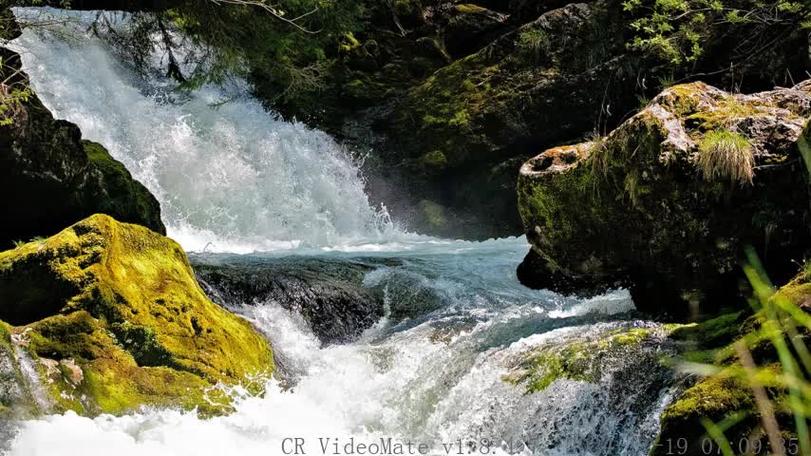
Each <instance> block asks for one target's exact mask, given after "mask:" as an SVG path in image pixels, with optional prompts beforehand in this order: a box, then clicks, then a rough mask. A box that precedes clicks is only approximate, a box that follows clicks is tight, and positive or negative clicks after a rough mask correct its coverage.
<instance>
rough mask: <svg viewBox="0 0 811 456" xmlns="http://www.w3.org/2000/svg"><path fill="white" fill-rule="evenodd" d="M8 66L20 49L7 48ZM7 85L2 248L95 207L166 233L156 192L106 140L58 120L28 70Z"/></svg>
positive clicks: (1, 142) (1, 136) (1, 149)
mask: <svg viewBox="0 0 811 456" xmlns="http://www.w3.org/2000/svg"><path fill="white" fill-rule="evenodd" d="M0 57H2V59H3V62H6V66H5V67H4V71H6V72H9V71H14V69H16V68H19V64H20V62H19V56H18V55H17V54H16V53H13V52H11V51H8V50H5V49H3V50H0ZM9 76H10V75H8V74H5V75H4V77H5V78H7V79H6V82H5V83H4V85H3V86H2V87H0V90H2V97H3V98H4V100H5V101H4V103H5V105H4V106H5V108H6V109H5V110H4V111H3V113H2V114H0V117H1V118H2V119H0V120H2V122H0V123H2V125H0V193H1V194H2V195H4V196H3V198H2V201H0V219H2V220H3V223H2V226H0V248H8V247H10V246H11V245H12V244H13V243H14V242H18V241H26V240H29V239H32V238H34V237H37V236H48V235H52V234H54V233H56V232H58V231H59V230H61V229H62V228H64V227H66V226H68V225H70V224H72V223H75V222H77V221H79V220H81V219H83V218H85V217H88V216H90V215H92V214H95V213H105V214H108V215H111V216H113V217H115V218H117V219H119V220H121V221H124V222H129V223H137V224H140V225H144V226H146V227H148V228H150V229H152V230H154V231H156V232H159V233H165V231H166V230H165V228H164V226H163V223H162V222H161V219H160V206H159V204H158V201H157V200H156V199H155V197H154V196H152V194H151V193H149V191H148V190H147V189H146V187H144V186H143V185H141V183H139V182H138V181H136V180H135V179H133V178H132V176H131V175H130V173H129V172H128V171H127V170H126V168H124V166H123V165H122V164H121V163H119V162H118V161H116V160H115V159H114V158H112V157H111V156H110V154H109V153H108V152H107V150H105V149H104V147H102V146H101V145H99V144H96V143H93V142H89V141H83V140H82V136H81V132H80V131H79V128H78V127H77V126H76V125H74V124H72V123H70V122H66V121H64V120H56V119H54V118H53V116H52V115H51V113H50V112H49V111H48V110H47V109H46V108H45V106H43V105H42V103H41V102H40V101H39V99H38V98H37V96H36V95H35V94H33V93H31V91H30V87H29V86H28V80H27V77H26V76H25V74H23V73H18V74H16V75H13V76H11V77H9Z"/></svg>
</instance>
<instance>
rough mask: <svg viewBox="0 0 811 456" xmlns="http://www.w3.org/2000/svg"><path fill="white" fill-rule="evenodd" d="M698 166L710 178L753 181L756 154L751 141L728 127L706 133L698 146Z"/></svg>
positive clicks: (747, 182) (706, 177)
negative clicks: (727, 128)
mask: <svg viewBox="0 0 811 456" xmlns="http://www.w3.org/2000/svg"><path fill="white" fill-rule="evenodd" d="M698 151H699V155H698V167H699V169H700V170H701V173H702V174H703V175H704V179H706V180H708V181H713V180H724V179H728V180H730V181H732V182H737V183H739V184H740V185H745V184H750V185H751V184H752V178H753V177H754V174H755V171H754V168H755V156H754V151H753V149H752V145H751V144H750V143H749V140H748V139H746V138H744V137H743V136H742V135H741V134H739V133H735V132H732V131H729V130H715V131H711V132H709V133H707V134H706V135H705V136H704V139H702V140H701V142H700V143H699V145H698Z"/></svg>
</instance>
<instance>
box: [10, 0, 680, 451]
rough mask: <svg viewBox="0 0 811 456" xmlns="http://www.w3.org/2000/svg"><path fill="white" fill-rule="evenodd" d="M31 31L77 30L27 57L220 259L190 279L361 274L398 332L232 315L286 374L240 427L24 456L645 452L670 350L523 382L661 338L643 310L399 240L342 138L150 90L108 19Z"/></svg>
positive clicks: (24, 427) (72, 438) (44, 81)
mask: <svg viewBox="0 0 811 456" xmlns="http://www.w3.org/2000/svg"><path fill="white" fill-rule="evenodd" d="M17 14H18V16H23V17H32V16H33V15H41V14H48V15H53V16H55V17H58V18H62V19H68V18H69V19H71V21H74V22H76V23H78V24H79V26H78V27H77V26H76V25H75V24H61V25H56V26H51V27H49V28H40V27H38V28H36V29H27V30H26V31H25V32H24V33H23V35H22V36H21V37H20V38H19V39H18V40H16V42H15V43H14V47H15V48H16V49H18V50H19V51H21V52H22V54H23V62H24V68H25V70H26V71H27V72H28V74H29V75H30V77H31V80H32V83H33V85H34V87H35V89H36V92H37V94H38V95H39V96H40V98H41V99H42V100H43V102H44V103H45V104H46V106H48V107H49V108H50V109H51V110H52V111H53V112H54V114H55V115H56V116H57V117H62V118H66V119H68V120H70V121H72V122H75V123H77V124H78V125H79V126H80V127H81V128H82V131H83V134H84V135H85V136H86V137H87V138H89V139H93V140H96V141H99V142H101V143H102V144H104V145H105V146H107V147H108V148H109V149H110V151H111V153H112V154H113V155H114V156H115V157H116V158H118V159H119V160H121V161H122V162H124V163H125V164H126V166H127V167H128V168H129V169H130V170H132V171H133V174H134V175H135V176H136V177H137V178H139V179H140V180H141V181H142V182H144V183H145V184H146V185H147V186H148V187H149V188H150V190H151V191H152V192H153V193H154V194H155V195H156V196H157V198H158V199H159V200H160V202H161V206H162V209H163V214H164V220H165V222H166V224H167V225H168V227H169V234H170V236H173V237H176V238H177V239H178V240H179V241H180V242H181V244H182V245H183V246H184V247H185V248H186V249H187V250H190V251H203V250H206V251H208V252H209V253H206V254H197V255H193V256H192V261H193V263H195V264H197V265H198V266H202V265H208V266H211V265H214V267H216V265H219V264H229V263H239V264H244V263H250V265H251V267H254V268H261V267H265V266H267V265H275V264H278V263H279V262H285V264H289V263H291V262H292V264H294V265H295V264H296V262H297V261H301V262H304V261H309V260H312V259H313V258H315V259H329V261H330V262H331V264H338V265H340V264H342V262H345V263H346V264H349V263H350V262H352V263H353V264H355V263H363V264H364V267H365V268H366V269H364V271H365V272H363V278H362V280H360V281H359V282H358V283H356V284H354V285H353V286H356V287H359V289H363V290H367V291H373V292H374V293H376V294H375V296H380V299H381V300H382V302H383V307H384V316H383V318H382V319H380V321H379V322H378V323H377V324H375V325H374V326H372V327H370V328H368V329H366V330H365V332H363V335H362V336H361V337H360V338H359V339H358V340H356V341H354V342H351V343H347V344H334V345H326V346H325V345H324V344H323V343H322V341H320V340H319V339H318V337H316V334H314V333H313V330H312V329H311V327H310V326H308V324H307V322H306V321H305V319H304V318H302V315H301V314H299V313H297V312H295V311H290V310H286V309H285V306H283V305H282V304H284V303H279V302H277V301H276V300H275V299H276V298H274V299H271V298H269V297H263V296H255V297H254V298H253V299H251V300H250V302H249V301H247V300H245V301H238V300H232V301H231V302H225V303H224V304H226V305H228V306H229V307H230V308H231V309H232V310H234V311H236V312H239V313H240V314H242V315H244V316H245V317H246V318H248V319H249V320H251V321H252V322H253V323H254V324H255V325H256V326H257V327H258V328H259V329H260V330H261V331H262V332H263V333H264V334H266V335H267V337H268V338H269V339H270V341H271V342H272V345H273V347H274V350H275V351H276V354H277V356H278V357H279V359H280V361H281V362H280V363H279V365H280V366H281V372H280V373H279V374H280V375H279V378H278V379H274V380H272V381H270V382H269V383H268V385H267V390H268V391H267V393H266V394H265V395H264V396H263V397H251V396H249V395H246V394H242V393H241V392H240V391H234V392H233V393H234V395H235V397H236V398H237V399H236V412H235V413H233V414H231V415H229V416H224V417H216V418H211V419H201V418H199V417H197V416H196V415H195V414H194V413H189V412H186V413H183V412H179V411H175V410H158V409H144V410H142V411H141V412H139V413H135V414H131V415H126V416H121V417H112V416H100V417H97V418H95V419H90V418H82V417H78V416H76V415H75V414H72V413H67V414H64V415H52V416H46V417H43V418H40V419H36V420H30V421H24V422H22V423H20V429H19V432H18V434H17V436H16V439H15V440H14V441H13V443H12V448H11V450H10V454H12V455H49V456H50V455H56V454H76V453H77V452H79V451H80V452H81V454H82V455H83V456H88V455H107V454H109V453H110V451H111V450H112V449H114V451H115V452H116V454H120V455H136V454H138V455H142V454H150V455H190V456H191V455H194V456H200V455H218V456H220V455H223V454H240V455H268V454H273V455H275V454H281V453H282V450H283V447H282V442H283V441H284V440H283V439H285V438H303V439H305V440H304V442H305V449H306V450H307V454H323V453H322V451H321V446H320V444H321V443H324V442H325V440H321V441H319V439H333V440H331V441H330V442H329V443H330V444H331V443H334V442H336V441H337V442H339V443H340V445H339V448H338V454H344V453H345V449H346V448H345V447H344V445H345V444H346V443H349V442H350V440H349V439H350V438H352V437H354V439H355V441H356V443H357V442H364V443H369V442H375V441H377V442H379V440H375V439H380V438H383V439H387V438H392V439H393V441H394V442H400V443H404V442H413V443H415V444H417V443H423V444H426V445H428V447H429V448H430V454H454V455H455V454H468V451H472V452H473V454H497V453H502V454H503V453H513V454H515V453H522V454H538V455H552V454H553V455H568V454H583V455H616V454H627V455H642V454H646V453H647V452H648V449H649V447H650V445H651V444H652V442H653V439H654V438H655V434H656V431H657V428H658V417H659V414H660V412H661V410H662V408H663V407H664V405H665V403H666V401H667V398H668V394H669V388H670V387H669V385H670V384H671V382H669V381H668V378H669V377H668V375H669V372H668V371H667V369H666V368H665V367H664V366H663V365H662V363H660V362H659V361H660V357H661V356H663V354H666V353H667V351H668V346H667V343H666V342H665V340H664V338H663V337H659V336H655V337H652V338H651V339H649V340H648V341H647V342H646V343H644V344H638V345H631V346H629V347H628V348H627V349H626V350H629V351H627V352H624V355H623V356H607V357H605V358H604V359H601V360H600V369H599V373H598V374H596V375H593V376H591V377H590V378H588V379H583V378H568V377H566V376H560V378H555V379H553V381H551V382H550V384H549V385H548V386H546V387H545V388H543V389H542V390H540V391H535V392H532V391H529V390H527V389H526V385H524V384H520V382H519V384H515V383H516V382H514V381H511V380H510V378H511V376H514V375H515V374H516V372H518V371H520V370H521V366H522V365H523V364H522V363H524V362H525V360H526V359H527V356H528V354H530V353H533V352H534V351H537V350H539V349H544V348H556V347H572V346H575V345H576V344H584V343H588V342H589V341H599V340H602V339H604V338H605V337H607V336H610V335H612V334H617V333H618V332H621V331H625V330H627V329H629V328H643V329H646V330H650V331H652V332H653V333H655V332H656V331H657V328H658V326H657V325H656V324H653V323H649V322H644V321H638V320H635V319H634V317H633V313H632V309H633V305H632V303H631V301H630V299H629V297H628V296H627V294H626V293H624V292H615V293H612V294H609V295H606V296H603V297H600V298H595V299H592V300H578V299H568V298H562V297H560V296H557V295H554V294H551V293H547V292H542V291H533V290H529V289H526V288H523V287H522V286H521V285H520V284H519V283H518V282H517V280H516V279H515V277H514V268H515V265H516V264H517V263H518V261H519V260H520V258H521V255H522V254H523V253H524V252H525V251H526V245H525V243H524V242H523V241H522V240H520V239H517V238H512V239H501V240H491V241H487V242H481V243H475V242H465V241H445V240H440V239H432V238H426V237H418V236H413V235H408V234H405V233H400V232H398V231H397V230H396V229H395V228H394V227H393V226H392V225H391V224H390V222H388V221H387V220H386V217H385V216H383V215H381V213H380V212H378V211H376V210H374V208H372V207H370V205H369V202H368V199H367V197H366V195H365V194H364V192H363V182H362V180H361V178H360V177H359V173H358V168H357V166H355V165H354V164H353V162H352V161H351V160H349V159H348V158H347V157H346V156H345V154H344V152H343V151H342V150H341V148H340V147H338V146H337V145H336V143H335V142H334V141H332V140H331V139H330V138H329V137H328V136H326V135H325V134H323V133H320V132H317V131H313V130H310V129H307V128H305V127H304V126H302V125H300V124H295V123H288V122H283V121H281V120H278V119H276V118H275V117H273V116H272V115H270V114H267V113H265V112H264V111H263V110H262V109H261V107H260V105H259V103H258V102H256V101H255V100H253V99H251V98H250V97H249V96H248V95H246V94H245V93H244V92H243V93H242V94H241V95H238V96H235V95H234V93H226V92H225V91H224V89H222V88H215V87H204V88H202V89H200V90H197V91H195V92H193V93H192V94H190V95H188V96H186V97H183V99H182V100H172V97H167V96H165V95H166V94H167V93H169V89H171V83H170V82H169V81H166V80H163V79H160V78H157V79H149V80H144V79H142V78H139V77H138V76H137V75H135V74H134V73H132V72H131V71H129V70H128V68H127V67H126V66H124V65H122V64H120V63H119V62H118V60H117V57H116V56H115V54H114V53H113V52H111V50H110V49H109V47H107V46H106V45H105V44H104V43H103V42H102V41H101V40H99V39H97V38H95V37H93V36H91V35H90V34H87V33H84V32H83V30H85V28H86V27H83V26H81V24H82V23H86V22H87V21H89V20H92V19H93V18H94V17H95V16H94V15H91V14H87V13H65V12H59V11H55V10H18V11H17ZM68 28H69V30H70V33H69V34H62V33H57V32H59V31H65V30H67V29H68ZM63 35H70V36H71V37H72V38H71V39H66V38H64V37H63ZM226 98H227V99H228V100H229V101H228V102H227V103H224V104H221V105H219V106H217V107H215V106H213V104H215V103H217V102H219V101H221V100H223V99H226ZM293 247H296V248H297V249H296V250H295V251H294V252H289V251H286V252H280V251H279V249H289V248H293ZM212 250H217V251H222V252H227V251H231V252H251V251H254V250H263V251H266V252H265V253H261V254H257V253H254V254H252V255H251V256H248V257H245V256H242V257H235V256H233V255H231V254H224V253H220V254H212V253H210V252H211V251H212ZM272 250H275V252H267V251H272ZM214 288H216V287H214ZM225 291H227V290H216V289H215V290H213V292H223V294H222V295H223V296H225V295H226V293H224V292H225ZM374 293H372V294H374ZM403 309H405V310H403ZM398 315H399V316H398ZM327 317H328V318H335V319H340V318H341V317H342V315H340V314H335V315H327ZM483 441H486V442H491V443H487V444H484V445H482V442H483ZM472 442H476V446H475V447H473V446H469V444H471V443H472ZM458 445H461V446H458ZM333 448H334V447H332V446H328V447H327V449H326V452H327V454H336V453H334V452H333ZM288 449H289V447H288ZM395 454H396V453H395Z"/></svg>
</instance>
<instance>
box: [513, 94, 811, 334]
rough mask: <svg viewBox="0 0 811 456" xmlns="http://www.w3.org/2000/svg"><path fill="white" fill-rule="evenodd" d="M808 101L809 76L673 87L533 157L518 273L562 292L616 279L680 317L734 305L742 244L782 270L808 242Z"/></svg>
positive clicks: (780, 276)
mask: <svg viewBox="0 0 811 456" xmlns="http://www.w3.org/2000/svg"><path fill="white" fill-rule="evenodd" d="M809 106H811V83H809V82H805V83H801V84H799V85H797V86H796V87H793V88H790V89H777V90H774V91H770V92H762V93H757V94H752V95H741V94H729V93H726V92H724V91H721V90H719V89H716V88H714V87H711V86H708V85H706V84H703V83H692V84H685V85H679V86H674V87H671V88H669V89H667V90H665V91H664V92H662V93H661V94H660V95H659V96H657V97H656V98H654V99H653V100H652V101H651V102H650V103H649V104H648V106H647V107H645V108H644V109H643V110H642V111H640V112H639V113H638V114H636V115H635V116H633V117H632V118H630V119H628V120H627V121H626V122H624V123H623V124H621V125H620V126H619V127H618V128H617V129H615V130H614V131H612V132H611V133H610V134H608V135H607V136H606V137H603V138H597V139H595V140H593V141H590V142H586V143H581V144H576V145H572V146H563V147H557V148H553V149H549V150H547V151H545V152H543V153H542V154H540V155H538V156H536V157H535V158H532V159H531V160H529V161H528V162H526V163H525V164H524V165H523V166H522V168H521V172H520V176H519V181H518V206H519V211H520V213H521V217H522V219H523V221H524V226H525V229H526V233H527V237H528V239H529V240H530V242H531V243H532V251H531V252H530V255H528V256H527V259H526V260H525V262H524V265H523V266H522V267H521V268H519V278H520V279H521V280H522V282H524V283H525V284H526V285H529V286H532V287H534V288H550V289H553V290H556V291H559V292H563V293H568V294H571V293H577V294H586V295H588V294H594V293H599V292H602V291H604V290H606V289H609V288H615V287H617V286H625V287H628V288H630V290H631V294H632V296H633V298H634V302H635V304H636V305H637V307H638V308H639V309H640V310H644V311H648V312H652V313H659V314H669V315H671V316H673V317H676V318H682V319H684V318H687V319H698V318H700V317H702V315H706V314H710V315H711V314H713V313H715V312H717V311H718V309H719V307H720V306H722V305H723V306H732V305H735V304H736V303H737V304H738V305H740V304H743V297H744V296H745V294H746V293H745V291H746V285H745V280H744V278H743V275H742V273H741V271H740V268H739V263H740V259H741V257H742V255H743V250H744V248H745V247H746V246H748V245H751V246H754V247H755V249H756V251H757V253H758V255H759V256H760V258H761V259H762V260H763V262H764V265H765V267H766V269H767V270H768V271H770V274H772V277H773V279H775V280H776V281H777V282H784V281H786V280H788V279H789V278H790V277H791V276H792V275H793V273H794V271H795V270H796V267H795V264H796V262H797V261H801V260H802V259H803V256H804V254H805V252H806V251H807V250H808V248H809V246H811V230H809V226H808V224H807V223H806V221H807V220H808V217H809V214H810V213H811V202H810V201H809V196H808V184H807V182H808V181H807V169H806V166H805V165H804V164H803V162H802V159H801V154H800V150H799V143H800V140H801V139H802V138H803V136H802V131H803V128H804V127H805V125H806V123H807V120H808V117H809V116H811V109H809ZM708 138H710V139H712V140H709V139H708ZM707 154H709V155H707ZM742 167H744V168H746V169H741V168H742ZM617 233H621V235H617Z"/></svg>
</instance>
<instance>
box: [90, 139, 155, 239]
mask: <svg viewBox="0 0 811 456" xmlns="http://www.w3.org/2000/svg"><path fill="white" fill-rule="evenodd" d="M82 145H83V146H84V150H85V153H86V154H87V158H88V160H89V162H90V164H91V165H92V166H93V167H94V168H95V169H96V170H97V171H98V172H99V173H100V176H101V179H102V185H101V186H100V187H99V192H100V193H101V194H89V195H86V196H85V198H86V199H87V200H88V201H87V202H86V205H87V206H89V207H90V206H92V205H93V204H95V205H96V206H97V209H96V211H97V212H99V213H104V214H107V215H110V216H112V217H114V218H116V219H117V220H120V221H122V222H129V223H139V224H142V225H144V226H146V227H148V228H150V229H152V230H154V231H157V232H159V233H161V234H164V233H165V232H166V229H165V228H164V226H163V223H162V222H161V220H160V205H159V204H158V201H157V200H156V199H155V197H154V196H152V194H151V193H150V192H149V190H147V188H146V187H144V186H143V185H142V184H141V183H140V182H138V181H136V180H135V179H133V178H132V175H131V174H130V172H129V171H128V170H127V168H126V167H124V165H123V164H122V163H121V162H119V161H118V160H116V159H114V158H113V157H112V156H110V153H109V152H107V149H105V148H104V146H102V145H101V144H98V143H94V142H92V141H82Z"/></svg>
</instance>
